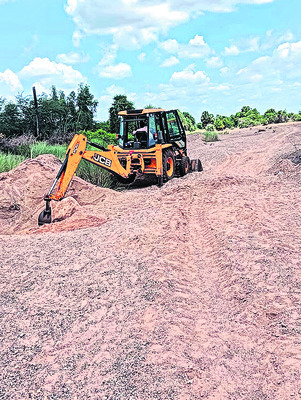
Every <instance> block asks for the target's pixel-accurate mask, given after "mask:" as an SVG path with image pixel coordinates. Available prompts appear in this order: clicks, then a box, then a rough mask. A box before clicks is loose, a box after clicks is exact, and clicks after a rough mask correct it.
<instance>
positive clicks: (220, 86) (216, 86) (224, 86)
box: [209, 84, 230, 92]
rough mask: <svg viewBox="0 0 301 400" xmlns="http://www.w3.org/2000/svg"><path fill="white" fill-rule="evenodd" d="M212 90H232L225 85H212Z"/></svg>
mask: <svg viewBox="0 0 301 400" xmlns="http://www.w3.org/2000/svg"><path fill="white" fill-rule="evenodd" d="M209 89H210V90H217V91H221V92H224V91H228V90H229V89H230V86H229V85H224V84H220V85H212V86H211V87H210V88H209Z"/></svg>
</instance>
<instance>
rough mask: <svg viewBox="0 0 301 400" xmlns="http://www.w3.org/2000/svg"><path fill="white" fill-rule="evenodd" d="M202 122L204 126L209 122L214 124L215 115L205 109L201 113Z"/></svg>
mask: <svg viewBox="0 0 301 400" xmlns="http://www.w3.org/2000/svg"><path fill="white" fill-rule="evenodd" d="M201 123H202V126H203V128H206V126H207V125H208V124H214V115H213V114H209V112H208V111H203V112H202V115H201Z"/></svg>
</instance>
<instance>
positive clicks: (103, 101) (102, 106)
mask: <svg viewBox="0 0 301 400" xmlns="http://www.w3.org/2000/svg"><path fill="white" fill-rule="evenodd" d="M117 94H125V95H126V96H127V98H128V100H130V101H133V102H135V101H136V96H137V95H136V93H133V92H128V91H127V90H125V88H124V87H122V86H116V85H114V84H113V85H111V86H109V87H107V88H106V90H105V91H104V92H103V94H102V95H101V96H100V97H99V98H98V99H99V107H98V113H97V118H98V119H99V120H105V119H107V118H108V116H107V110H108V109H109V108H110V106H111V104H112V102H113V97H114V96H116V95H117Z"/></svg>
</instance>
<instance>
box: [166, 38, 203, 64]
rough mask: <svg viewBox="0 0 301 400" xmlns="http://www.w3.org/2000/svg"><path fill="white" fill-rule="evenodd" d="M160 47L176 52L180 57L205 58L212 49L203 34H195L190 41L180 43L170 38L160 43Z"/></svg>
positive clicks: (172, 52)
mask: <svg viewBox="0 0 301 400" xmlns="http://www.w3.org/2000/svg"><path fill="white" fill-rule="evenodd" d="M159 48H160V49H162V50H165V51H166V52H168V53H170V54H176V55H177V56H178V57H179V58H183V59H187V58H203V57H206V56H207V55H208V54H210V52H211V50H210V47H209V46H208V44H207V43H205V41H204V38H203V36H199V35H195V36H194V38H192V39H190V40H189V42H188V43H184V44H182V43H178V42H177V41H176V40H175V39H168V40H166V41H165V42H162V43H159Z"/></svg>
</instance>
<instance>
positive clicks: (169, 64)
mask: <svg viewBox="0 0 301 400" xmlns="http://www.w3.org/2000/svg"><path fill="white" fill-rule="evenodd" d="M179 62H180V61H179V60H178V59H177V57H175V56H171V57H169V58H167V59H166V60H164V61H163V63H162V64H161V65H160V67H172V66H173V65H177V64H179Z"/></svg>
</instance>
